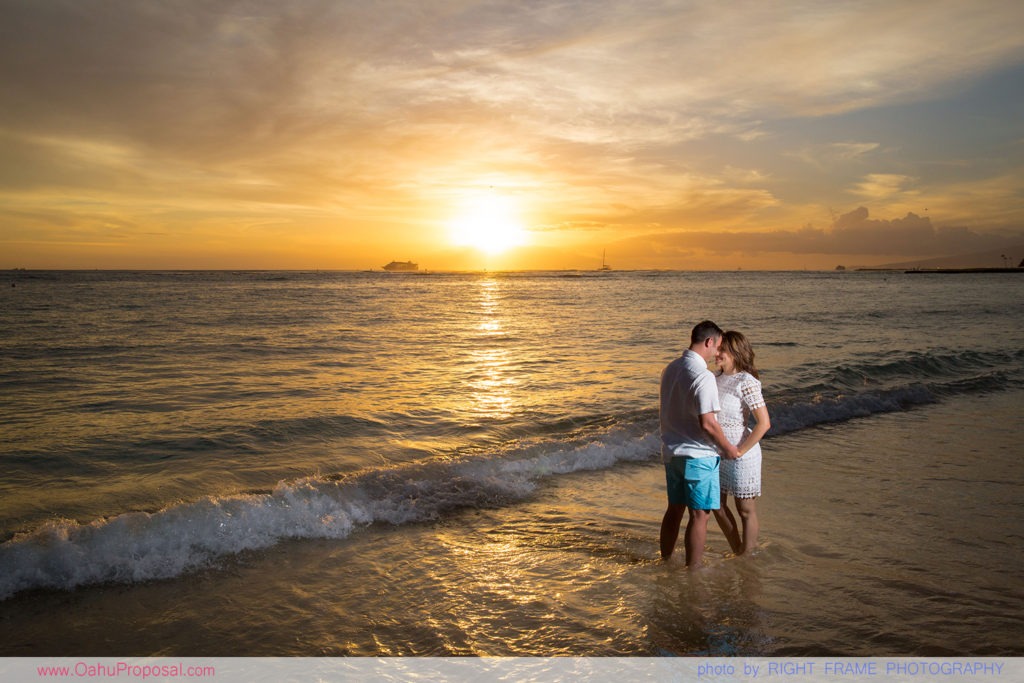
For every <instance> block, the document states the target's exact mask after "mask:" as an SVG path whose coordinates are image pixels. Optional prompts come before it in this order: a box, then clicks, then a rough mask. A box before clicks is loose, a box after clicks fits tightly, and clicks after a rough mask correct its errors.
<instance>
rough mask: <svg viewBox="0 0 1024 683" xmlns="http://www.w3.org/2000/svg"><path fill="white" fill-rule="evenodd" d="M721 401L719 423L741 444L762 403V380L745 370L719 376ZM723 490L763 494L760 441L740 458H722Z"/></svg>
mask: <svg viewBox="0 0 1024 683" xmlns="http://www.w3.org/2000/svg"><path fill="white" fill-rule="evenodd" d="M716 380H717V382H718V401H719V403H720V405H721V407H722V409H721V411H719V413H718V424H720V425H722V431H723V432H725V437H726V438H727V439H729V442H730V443H732V444H733V445H737V446H738V445H739V444H740V442H742V441H743V439H744V438H746V436H747V434H749V433H750V428H749V427H748V426H747V425H748V424H749V422H750V416H751V414H752V412H753V410H754V409H755V408H760V407H761V406H763V405H764V404H765V403H764V397H763V396H762V395H761V382H759V381H758V380H757V378H755V377H754V376H753V375H751V374H749V373H746V372H737V373H736V374H734V375H718V376H717V377H716ZM719 473H720V478H721V483H722V493H723V494H726V493H727V494H729V495H731V496H735V497H737V498H754V497H755V496H759V495H761V444H756V445H755V446H754V447H753V448H751V449H750V450H749V451H747V452H746V453H744V454H743V457H742V458H740V459H739V460H729V459H726V458H722V463H721V467H720V469H719Z"/></svg>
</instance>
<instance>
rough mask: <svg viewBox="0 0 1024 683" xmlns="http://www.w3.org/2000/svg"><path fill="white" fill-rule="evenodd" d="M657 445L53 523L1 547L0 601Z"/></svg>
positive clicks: (360, 523) (216, 554) (157, 575)
mask: <svg viewBox="0 0 1024 683" xmlns="http://www.w3.org/2000/svg"><path fill="white" fill-rule="evenodd" d="M657 449H658V442H657V437H656V436H655V435H647V436H644V437H642V438H637V436H636V434H635V433H630V432H628V431H626V430H614V431H612V432H608V433H606V434H605V436H604V437H603V438H602V439H599V440H596V441H590V442H588V443H583V444H577V445H572V446H565V445H563V446H558V445H556V444H549V445H548V446H537V445H534V446H532V447H524V448H523V449H522V450H519V451H516V452H513V453H510V454H507V455H505V456H503V457H491V458H479V457H477V458H467V459H462V460H449V461H443V460H439V461H429V462H420V463H412V464H407V465H402V466H398V467H392V468H380V469H372V470H366V471H363V472H360V473H357V474H352V475H347V476H342V477H339V478H337V479H332V478H330V477H309V478H304V479H300V480H295V481H289V482H281V483H279V484H278V485H277V486H276V487H275V488H274V489H273V490H272V491H269V492H265V493H249V494H239V495H232V496H224V497H207V498H203V499H201V500H198V501H193V502H185V503H180V504H177V505H173V506H170V507H167V508H165V509H163V510H161V511H159V512H155V513H145V512H131V513H126V514H122V515H119V516H117V517H113V518H110V519H104V520H97V521H94V522H92V523H89V524H81V523H78V522H74V521H70V520H61V521H53V522H49V523H47V524H46V525H44V526H43V527H41V528H40V529H38V530H36V531H34V532H32V533H29V534H22V535H19V536H16V537H14V538H13V539H11V540H9V541H7V542H5V543H3V544H0V600H6V599H8V598H10V597H11V596H13V595H15V594H16V593H19V592H22V591H26V590H32V589H63V590H68V589H73V588H76V587H79V586H86V585H91V584H99V583H136V582H143V581H151V580H158V579H169V578H173V577H176V576H179V575H181V574H183V573H186V572H189V571H193V570H197V569H200V568H203V567H206V566H210V565H211V564H213V563H215V562H216V560H217V559H218V558H222V557H225V556H230V555H234V554H237V553H241V552H244V551H247V550H259V549H261V548H267V547H270V546H272V545H274V544H276V543H278V542H279V541H281V540H284V539H313V538H328V539H332V538H333V539H343V538H346V537H348V536H349V535H350V534H352V533H353V532H354V531H356V530H357V529H359V528H362V527H366V526H368V525H370V524H373V523H375V522H383V523H390V524H395V525H401V524H409V523H415V522H424V521H429V520H434V519H438V518H440V517H441V516H443V515H444V514H445V513H448V512H450V511H453V510H457V509H461V508H485V507H494V506H500V505H505V504H509V503H512V502H515V501H518V500H522V499H523V498H525V497H527V496H529V495H530V494H531V493H532V492H533V491H534V490H535V489H536V487H537V485H538V482H539V481H540V480H542V479H544V478H546V477H550V476H554V475H560V474H568V473H572V472H579V471H586V470H600V469H607V468H609V467H612V466H613V465H615V464H616V463H618V462H623V461H643V460H648V459H650V458H651V457H652V454H653V453H656V452H657Z"/></svg>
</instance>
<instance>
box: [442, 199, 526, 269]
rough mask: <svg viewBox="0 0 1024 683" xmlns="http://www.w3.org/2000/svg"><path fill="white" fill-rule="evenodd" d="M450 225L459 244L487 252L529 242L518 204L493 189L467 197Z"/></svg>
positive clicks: (455, 240)
mask: <svg viewBox="0 0 1024 683" xmlns="http://www.w3.org/2000/svg"><path fill="white" fill-rule="evenodd" d="M450 227H451V239H452V243H453V244H454V245H455V246H460V247H473V248H475V249H478V250H480V251H482V252H484V253H486V254H500V253H501V252H503V251H505V250H507V249H510V248H511V247H517V246H521V245H523V244H525V243H526V230H525V229H524V228H523V224H522V222H521V220H520V218H519V209H518V207H517V206H516V204H515V203H514V202H513V201H512V200H511V199H509V198H508V197H502V196H501V195H498V194H495V193H493V192H486V193H481V194H478V195H475V196H473V197H470V198H469V199H467V200H466V201H465V203H464V204H463V207H462V210H461V211H460V213H459V214H458V215H457V216H456V217H455V218H454V219H453V220H452V222H451V224H450Z"/></svg>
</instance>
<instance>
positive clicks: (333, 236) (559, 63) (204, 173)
mask: <svg viewBox="0 0 1024 683" xmlns="http://www.w3.org/2000/svg"><path fill="white" fill-rule="evenodd" d="M1022 25H1024V3H1022V2H1020V0H1006V1H1003V0H978V1H977V2H963V0H899V1H898V2H893V1H892V0H883V1H877V2H876V1H872V0H865V1H856V0H851V1H849V2H834V1H833V0H826V1H815V0H780V1H777V2H764V1H762V0H757V1H750V0H738V1H735V2H721V1H717V0H715V1H711V0H688V1H677V2H672V1H655V0H630V2H621V1H619V0H586V1H579V2H576V1H571V0H570V1H564V2H532V1H515V2H507V1H491V2H475V1H473V0H452V1H447V0H436V1H433V2H405V1H400V0H396V1H381V2H372V1H370V0H360V1H358V2H357V1H355V0H330V1H314V0H308V1H305V0H304V1H300V0H237V1H231V0H223V1H219V2H208V1H207V0H174V1H170V0H168V1H165V2H149V1H146V0H103V1H100V0H0V268H15V267H21V268H89V269H92V268H140V269H147V268H158V269H164V268H167V269H205V268H227V269H239V268H254V269H356V270H367V269H379V268H380V267H381V265H383V264H384V263H387V262H389V261H391V260H413V261H416V262H417V263H419V264H420V267H421V268H423V269H429V270H449V269H455V270H464V269H470V270H475V269H485V268H486V269H534V268H536V269H547V268H583V269H589V268H596V267H598V266H600V265H601V263H602V259H606V260H607V263H608V264H609V265H611V266H612V267H613V268H616V269H620V268H621V269H641V268H657V269H684V270H691V269H729V270H731V269H736V268H744V269H804V268H806V269H832V268H835V267H836V266H837V265H846V266H849V267H856V266H872V265H880V264H885V263H892V262H905V261H911V260H915V259H926V258H934V257H941V256H950V255H957V254H965V253H974V252H986V251H993V250H994V251H997V252H998V251H1000V250H1001V252H1002V253H1006V254H1007V255H1008V257H1009V258H1010V259H1012V260H1014V261H1019V260H1020V259H1022V258H1024V32H1022V31H1021V30H1020V27H1021V26H1022ZM992 265H1002V263H993V264H992Z"/></svg>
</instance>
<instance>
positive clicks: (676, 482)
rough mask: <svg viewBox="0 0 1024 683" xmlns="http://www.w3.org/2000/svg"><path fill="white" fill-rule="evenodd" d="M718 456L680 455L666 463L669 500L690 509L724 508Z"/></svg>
mask: <svg viewBox="0 0 1024 683" xmlns="http://www.w3.org/2000/svg"><path fill="white" fill-rule="evenodd" d="M719 460H721V458H720V457H719V456H717V455H715V456H712V457H710V458H691V457H688V456H685V455H677V456H675V457H674V458H672V459H671V460H670V461H669V462H668V463H666V464H665V483H666V485H667V487H668V502H670V503H674V504H676V505H685V506H686V507H688V508H690V509H691V510H717V509H718V508H720V507H722V504H721V488H720V486H719V483H718V461H719Z"/></svg>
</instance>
